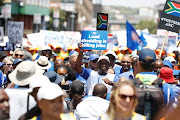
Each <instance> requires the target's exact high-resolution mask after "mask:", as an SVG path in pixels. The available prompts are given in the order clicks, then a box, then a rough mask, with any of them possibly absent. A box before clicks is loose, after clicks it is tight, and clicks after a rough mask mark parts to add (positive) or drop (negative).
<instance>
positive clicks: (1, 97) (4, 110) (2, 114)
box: [0, 89, 9, 120]
mask: <svg viewBox="0 0 180 120" xmlns="http://www.w3.org/2000/svg"><path fill="white" fill-rule="evenodd" d="M8 118H9V97H8V96H7V94H6V92H5V91H4V90H2V89H0V120H5V119H8Z"/></svg>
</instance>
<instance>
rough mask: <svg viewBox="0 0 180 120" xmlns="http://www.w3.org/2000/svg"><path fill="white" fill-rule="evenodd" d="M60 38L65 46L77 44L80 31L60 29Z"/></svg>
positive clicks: (79, 39) (79, 38)
mask: <svg viewBox="0 0 180 120" xmlns="http://www.w3.org/2000/svg"><path fill="white" fill-rule="evenodd" d="M60 33H61V40H62V42H63V44H64V46H65V48H67V47H68V46H77V45H78V43H80V41H81V33H80V32H71V31H61V32H60Z"/></svg>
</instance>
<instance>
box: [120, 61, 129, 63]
mask: <svg viewBox="0 0 180 120" xmlns="http://www.w3.org/2000/svg"><path fill="white" fill-rule="evenodd" d="M121 62H122V63H128V64H130V63H131V62H129V61H121Z"/></svg>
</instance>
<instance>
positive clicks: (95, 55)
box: [89, 53, 99, 61]
mask: <svg viewBox="0 0 180 120" xmlns="http://www.w3.org/2000/svg"><path fill="white" fill-rule="evenodd" d="M95 59H99V55H98V54H96V53H93V54H91V55H90V56H89V60H91V61H93V60H95Z"/></svg>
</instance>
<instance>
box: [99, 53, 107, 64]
mask: <svg viewBox="0 0 180 120" xmlns="http://www.w3.org/2000/svg"><path fill="white" fill-rule="evenodd" d="M101 60H107V61H108V62H109V63H110V61H109V58H108V57H107V56H105V55H103V56H100V57H99V59H98V62H99V61H101Z"/></svg>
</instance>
